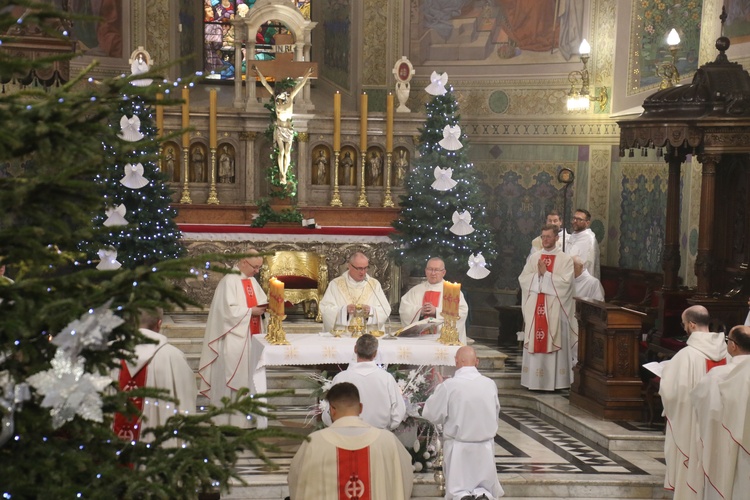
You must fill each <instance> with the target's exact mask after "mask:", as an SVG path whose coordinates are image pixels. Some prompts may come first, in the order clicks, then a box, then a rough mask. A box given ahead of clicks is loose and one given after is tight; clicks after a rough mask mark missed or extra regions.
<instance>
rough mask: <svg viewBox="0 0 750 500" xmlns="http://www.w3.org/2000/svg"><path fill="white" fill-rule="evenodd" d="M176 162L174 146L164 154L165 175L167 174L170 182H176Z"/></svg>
mask: <svg viewBox="0 0 750 500" xmlns="http://www.w3.org/2000/svg"><path fill="white" fill-rule="evenodd" d="M174 161H175V151H174V148H173V147H172V146H169V147H167V151H166V152H165V153H164V173H165V174H167V181H168V182H172V181H174Z"/></svg>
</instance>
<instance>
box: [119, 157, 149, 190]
mask: <svg viewBox="0 0 750 500" xmlns="http://www.w3.org/2000/svg"><path fill="white" fill-rule="evenodd" d="M120 184H122V185H123V186H125V187H129V188H130V189H141V188H142V187H143V186H145V185H146V184H148V179H146V178H145V177H143V165H142V164H141V163H136V164H135V165H131V164H130V163H128V164H126V165H125V176H124V177H123V178H122V179H120Z"/></svg>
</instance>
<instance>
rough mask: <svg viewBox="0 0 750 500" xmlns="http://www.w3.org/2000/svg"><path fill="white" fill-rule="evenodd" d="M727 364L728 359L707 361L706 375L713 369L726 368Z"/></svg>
mask: <svg viewBox="0 0 750 500" xmlns="http://www.w3.org/2000/svg"><path fill="white" fill-rule="evenodd" d="M725 364H727V358H724V359H722V360H719V361H711V360H710V359H707V360H706V373H708V372H710V371H711V370H712V369H713V368H716V367H717V366H724V365H725Z"/></svg>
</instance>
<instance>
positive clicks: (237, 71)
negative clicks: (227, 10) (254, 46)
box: [234, 23, 249, 109]
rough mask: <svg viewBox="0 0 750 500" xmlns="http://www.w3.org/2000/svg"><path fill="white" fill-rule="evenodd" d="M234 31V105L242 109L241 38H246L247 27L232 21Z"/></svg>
mask: <svg viewBox="0 0 750 500" xmlns="http://www.w3.org/2000/svg"><path fill="white" fill-rule="evenodd" d="M234 32H235V37H234V75H235V76H234V107H235V108H238V109H242V108H243V107H244V103H243V102H242V40H243V39H245V38H246V37H245V33H247V27H246V26H245V25H243V24H242V23H234ZM248 61H249V59H248Z"/></svg>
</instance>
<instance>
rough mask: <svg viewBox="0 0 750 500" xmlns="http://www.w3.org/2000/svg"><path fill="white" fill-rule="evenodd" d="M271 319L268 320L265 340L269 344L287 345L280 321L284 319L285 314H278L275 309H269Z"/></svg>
mask: <svg viewBox="0 0 750 500" xmlns="http://www.w3.org/2000/svg"><path fill="white" fill-rule="evenodd" d="M270 313H271V319H270V320H269V321H268V333H266V337H265V339H266V342H268V343H269V344H271V345H289V341H288V340H287V339H286V332H284V327H283V326H282V323H281V322H282V321H283V320H285V319H286V314H283V315H281V316H280V315H278V314H277V313H276V312H275V311H270Z"/></svg>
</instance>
